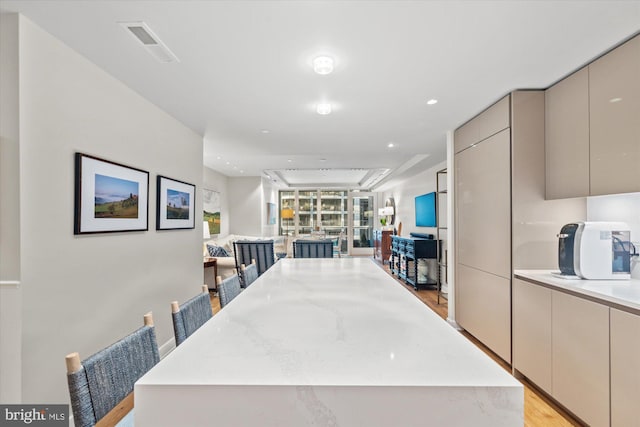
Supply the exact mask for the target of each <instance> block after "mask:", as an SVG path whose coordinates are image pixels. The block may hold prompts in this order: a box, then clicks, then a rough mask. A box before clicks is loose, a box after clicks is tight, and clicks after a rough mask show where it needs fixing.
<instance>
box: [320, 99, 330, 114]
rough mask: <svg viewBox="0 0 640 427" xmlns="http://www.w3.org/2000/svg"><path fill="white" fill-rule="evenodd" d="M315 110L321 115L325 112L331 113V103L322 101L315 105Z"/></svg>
mask: <svg viewBox="0 0 640 427" xmlns="http://www.w3.org/2000/svg"><path fill="white" fill-rule="evenodd" d="M316 112H317V113H318V114H320V115H321V116H326V115H327V114H331V104H329V103H328V102H322V103H320V104H318V105H316Z"/></svg>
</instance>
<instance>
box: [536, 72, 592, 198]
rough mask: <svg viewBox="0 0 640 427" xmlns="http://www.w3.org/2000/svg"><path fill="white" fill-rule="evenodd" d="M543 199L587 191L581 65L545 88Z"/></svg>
mask: <svg viewBox="0 0 640 427" xmlns="http://www.w3.org/2000/svg"><path fill="white" fill-rule="evenodd" d="M544 127H545V135H544V138H545V165H546V168H545V174H546V180H545V184H546V194H547V199H563V198H567V197H584V196H588V195H589V71H588V70H587V68H586V67H585V68H583V69H581V70H580V71H577V72H576V73H574V74H572V75H570V76H569V77H567V78H566V79H564V80H562V81H560V82H558V83H556V84H555V85H553V86H551V87H550V88H549V89H547V90H546V92H545V126H544Z"/></svg>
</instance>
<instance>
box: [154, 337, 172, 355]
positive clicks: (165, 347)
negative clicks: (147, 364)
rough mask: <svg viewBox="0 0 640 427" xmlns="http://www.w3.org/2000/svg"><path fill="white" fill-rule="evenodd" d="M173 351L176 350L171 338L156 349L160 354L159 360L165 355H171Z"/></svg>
mask: <svg viewBox="0 0 640 427" xmlns="http://www.w3.org/2000/svg"><path fill="white" fill-rule="evenodd" d="M175 349H176V339H175V338H171V339H170V340H169V341H167V342H165V343H164V344H162V345H161V346H160V347H158V351H159V352H160V359H164V358H165V356H166V355H167V354H169V353H171V352H172V351H173V350H175Z"/></svg>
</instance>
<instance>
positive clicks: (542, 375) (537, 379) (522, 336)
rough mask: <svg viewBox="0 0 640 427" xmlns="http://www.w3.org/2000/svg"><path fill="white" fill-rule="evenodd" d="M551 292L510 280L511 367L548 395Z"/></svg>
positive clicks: (549, 389)
mask: <svg viewBox="0 0 640 427" xmlns="http://www.w3.org/2000/svg"><path fill="white" fill-rule="evenodd" d="M552 292H553V291H552V290H551V289H549V288H545V287H544V286H539V285H535V284H533V283H529V282H525V281H523V280H519V279H514V281H513V324H512V327H513V367H514V368H515V369H517V370H518V371H519V372H520V373H521V374H523V375H524V376H526V377H527V378H528V379H530V380H531V381H533V382H534V383H535V384H536V385H537V386H538V387H540V388H541V389H542V390H544V391H546V392H547V393H549V394H552V388H551V384H552V379H551V293H552Z"/></svg>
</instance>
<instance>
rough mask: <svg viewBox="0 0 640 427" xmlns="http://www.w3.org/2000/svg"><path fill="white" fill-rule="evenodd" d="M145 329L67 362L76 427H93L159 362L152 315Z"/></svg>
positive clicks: (146, 319) (70, 356)
mask: <svg viewBox="0 0 640 427" xmlns="http://www.w3.org/2000/svg"><path fill="white" fill-rule="evenodd" d="M144 320H145V324H144V326H143V327H142V328H140V329H138V330H137V331H135V332H133V333H132V334H130V335H128V336H126V337H124V338H122V339H121V340H119V341H117V342H115V343H114V344H111V345H110V346H109V347H107V348H105V349H103V350H100V351H99V352H98V353H96V354H94V355H92V356H89V357H88V358H87V359H85V360H84V361H82V362H80V356H79V355H78V353H71V354H69V355H67V357H66V358H65V360H66V363H67V382H68V384H69V394H70V396H71V407H72V409H73V418H74V422H75V425H76V426H93V425H95V424H96V423H97V422H98V421H99V420H100V419H101V418H103V417H104V416H105V415H107V413H109V411H111V410H112V409H113V408H114V407H115V406H116V405H118V404H119V403H120V402H121V401H122V400H123V399H124V398H126V397H127V396H128V395H129V394H130V393H131V392H133V386H134V384H135V382H136V381H137V380H138V379H139V378H140V377H142V376H143V375H144V374H145V373H147V371H149V369H151V368H152V367H153V366H154V365H155V364H156V363H158V362H159V361H160V352H159V351H158V342H157V341H156V334H155V329H154V326H153V318H152V317H151V313H148V314H146V315H145V317H144Z"/></svg>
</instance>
